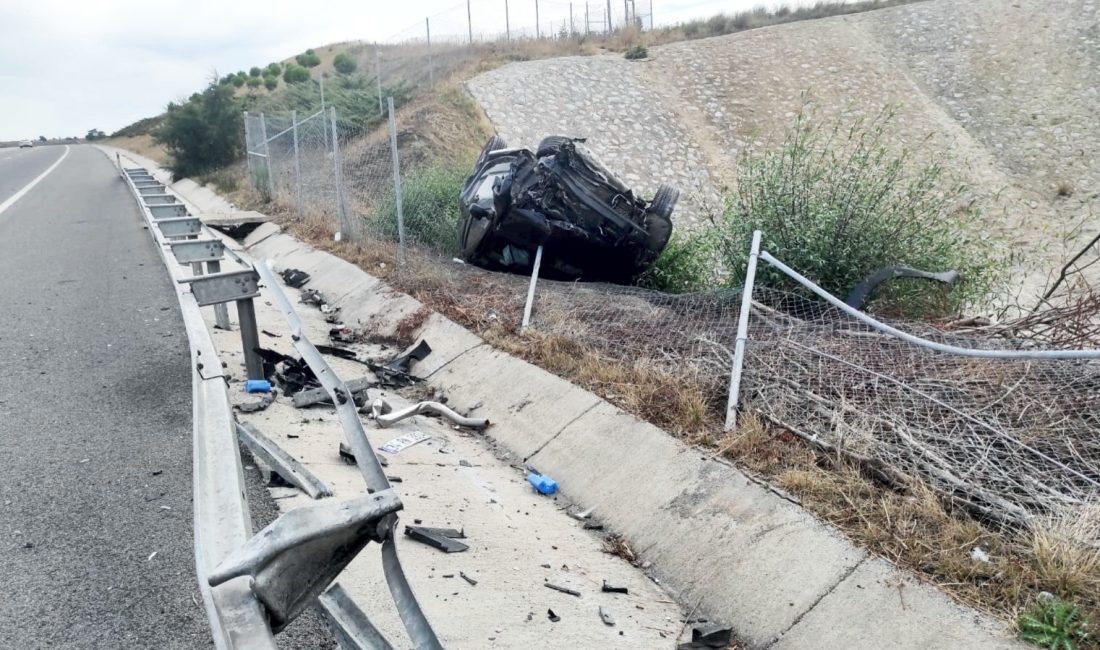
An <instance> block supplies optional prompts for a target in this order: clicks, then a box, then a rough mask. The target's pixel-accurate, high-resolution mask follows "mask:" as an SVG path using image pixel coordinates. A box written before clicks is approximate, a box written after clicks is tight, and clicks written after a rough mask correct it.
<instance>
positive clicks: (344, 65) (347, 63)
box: [332, 52, 358, 74]
mask: <svg viewBox="0 0 1100 650" xmlns="http://www.w3.org/2000/svg"><path fill="white" fill-rule="evenodd" d="M332 67H334V68H336V71H337V72H339V73H340V74H351V73H353V72H355V68H357V67H358V65H357V64H356V63H355V59H354V58H353V57H352V56H351V55H350V54H348V53H347V52H341V53H339V54H337V55H336V58H335V59H333V60H332Z"/></svg>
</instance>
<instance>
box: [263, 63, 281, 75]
mask: <svg viewBox="0 0 1100 650" xmlns="http://www.w3.org/2000/svg"><path fill="white" fill-rule="evenodd" d="M282 73H283V65H282V64H281V63H268V64H267V67H266V68H264V76H265V77H278V76H279V75H281V74H282Z"/></svg>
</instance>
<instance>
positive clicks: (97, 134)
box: [39, 129, 107, 142]
mask: <svg viewBox="0 0 1100 650" xmlns="http://www.w3.org/2000/svg"><path fill="white" fill-rule="evenodd" d="M106 137H107V134H106V133H104V132H103V131H100V130H99V129H89V130H88V134H87V135H85V136H84V139H85V140H87V141H88V142H94V141H95V140H102V139H103V138H106ZM39 139H40V140H42V141H43V142H45V138H39Z"/></svg>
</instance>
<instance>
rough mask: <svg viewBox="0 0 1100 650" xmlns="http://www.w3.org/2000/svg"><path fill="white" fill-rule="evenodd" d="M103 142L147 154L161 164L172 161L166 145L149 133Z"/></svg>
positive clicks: (108, 139) (140, 154)
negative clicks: (155, 139)
mask: <svg viewBox="0 0 1100 650" xmlns="http://www.w3.org/2000/svg"><path fill="white" fill-rule="evenodd" d="M103 144H108V145H111V146H112V147H118V148H119V149H125V150H127V151H133V152H134V153H136V154H138V155H139V156H145V157H146V158H148V159H149V160H152V161H153V162H155V163H157V164H158V165H161V166H165V165H167V164H168V163H169V161H170V158H169V156H168V152H167V151H166V150H165V149H164V145H162V144H159V143H157V142H155V141H154V140H153V136H151V135H149V134H147V133H146V134H143V135H133V136H124V137H117V138H107V139H106V140H104V141H103Z"/></svg>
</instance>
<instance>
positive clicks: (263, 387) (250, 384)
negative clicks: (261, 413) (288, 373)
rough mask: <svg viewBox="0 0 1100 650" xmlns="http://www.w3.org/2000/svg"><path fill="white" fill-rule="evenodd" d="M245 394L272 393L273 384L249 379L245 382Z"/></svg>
mask: <svg viewBox="0 0 1100 650" xmlns="http://www.w3.org/2000/svg"><path fill="white" fill-rule="evenodd" d="M244 392H246V393H270V392H271V382H270V381H268V380H266V379H249V380H248V381H246V382H244Z"/></svg>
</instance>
